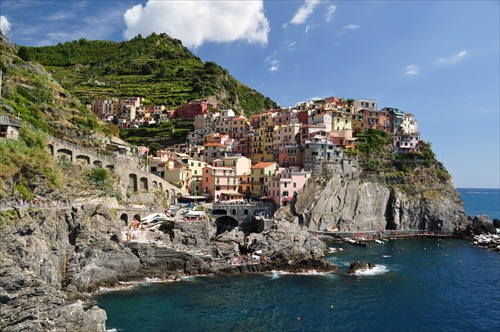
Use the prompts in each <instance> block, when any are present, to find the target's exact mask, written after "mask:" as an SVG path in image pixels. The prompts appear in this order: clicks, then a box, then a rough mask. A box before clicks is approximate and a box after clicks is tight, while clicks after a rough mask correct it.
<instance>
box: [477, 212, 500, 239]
mask: <svg viewBox="0 0 500 332" xmlns="http://www.w3.org/2000/svg"><path fill="white" fill-rule="evenodd" d="M471 232H472V234H474V235H479V234H496V233H497V230H496V228H495V225H494V224H493V222H492V221H491V219H490V217H489V216H488V215H487V214H482V215H479V216H476V217H474V219H473V220H472V224H471Z"/></svg>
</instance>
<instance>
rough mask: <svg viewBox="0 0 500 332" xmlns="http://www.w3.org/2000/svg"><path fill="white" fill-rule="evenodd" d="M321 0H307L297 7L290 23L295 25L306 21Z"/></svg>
mask: <svg viewBox="0 0 500 332" xmlns="http://www.w3.org/2000/svg"><path fill="white" fill-rule="evenodd" d="M320 2H321V1H319V0H305V2H304V4H303V5H302V6H300V8H299V9H297V12H296V13H295V15H294V16H293V18H292V20H291V21H290V23H291V24H295V25H299V24H302V23H304V22H305V21H306V20H307V18H308V17H309V16H310V15H311V14H312V12H313V11H314V8H315V7H316V6H317V5H319V4H320Z"/></svg>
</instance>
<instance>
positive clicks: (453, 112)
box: [0, 0, 500, 188]
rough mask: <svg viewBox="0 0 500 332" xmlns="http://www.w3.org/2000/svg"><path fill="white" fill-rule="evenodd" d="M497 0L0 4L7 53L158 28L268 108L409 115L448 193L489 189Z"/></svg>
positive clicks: (493, 157) (15, 0)
mask: <svg viewBox="0 0 500 332" xmlns="http://www.w3.org/2000/svg"><path fill="white" fill-rule="evenodd" d="M499 3H500V2H499V1H377V2H375V1H315V0H311V1H302V0H298V1H279V0H274V1H149V2H148V1H129V0H122V1H91V0H88V1H68V0H65V1H57V0H54V1H50V0H40V1H22V0H0V17H1V18H0V25H1V28H2V31H3V32H4V34H6V35H7V37H9V39H10V40H11V41H13V42H14V43H16V44H18V45H30V46H38V45H55V44H57V43H59V42H64V41H71V40H75V39H79V38H86V39H88V40H94V39H103V40H114V41H122V40H127V39H130V38H131V37H133V36H135V35H137V34H139V33H141V34H142V35H143V36H146V35H148V34H150V33H151V32H153V31H154V32H157V33H160V32H166V33H167V34H169V35H171V36H172V37H175V38H178V39H181V40H182V41H183V43H184V45H185V46H187V47H189V49H190V50H191V51H192V52H193V53H195V54H196V55H197V56H199V57H200V58H201V59H202V60H203V61H215V62H217V63H218V64H219V65H220V66H222V67H224V68H226V69H228V70H229V72H230V73H231V74H232V75H233V76H234V77H236V78H237V79H238V80H240V81H241V82H243V83H245V84H247V85H248V86H250V87H252V88H254V89H256V90H258V91H260V92H261V93H263V94H264V95H265V96H268V97H270V98H271V99H273V100H274V101H276V102H277V103H278V104H279V105H280V106H283V107H284V106H293V105H295V104H296V103H297V102H300V101H307V100H311V99H315V98H325V97H327V96H338V97H343V98H354V99H358V98H368V99H374V100H376V101H377V102H378V106H379V108H382V107H386V106H390V107H398V108H400V109H402V110H404V111H406V112H409V113H413V114H415V116H416V118H417V120H418V123H419V131H420V132H421V135H422V138H423V140H425V141H430V142H432V146H433V149H434V151H435V152H436V154H437V156H438V159H439V160H440V161H442V162H444V164H445V166H446V168H447V169H448V170H449V171H450V172H451V174H452V177H453V181H454V183H455V185H456V186H457V187H462V188H463V187H481V188H498V187H500V179H499V176H500V166H499V159H500V156H499V153H500V143H499V142H500V135H499V128H500V119H499V113H500V105H499V98H500V97H499V91H500V86H499V77H500V68H499V63H500V55H499V41H500V36H499V31H500V26H499V17H500V8H499Z"/></svg>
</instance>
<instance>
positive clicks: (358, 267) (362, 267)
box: [347, 261, 375, 274]
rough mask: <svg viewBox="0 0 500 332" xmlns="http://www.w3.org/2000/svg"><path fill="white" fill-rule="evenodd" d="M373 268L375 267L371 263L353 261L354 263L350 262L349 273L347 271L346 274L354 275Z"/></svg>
mask: <svg viewBox="0 0 500 332" xmlns="http://www.w3.org/2000/svg"><path fill="white" fill-rule="evenodd" d="M374 267H375V264H373V263H364V262H361V261H355V262H352V263H351V265H349V271H347V274H356V273H357V271H366V270H371V269H373V268H374Z"/></svg>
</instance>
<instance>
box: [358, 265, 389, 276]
mask: <svg viewBox="0 0 500 332" xmlns="http://www.w3.org/2000/svg"><path fill="white" fill-rule="evenodd" d="M387 272H389V269H388V268H387V267H386V266H384V265H376V266H375V267H374V268H372V269H366V270H358V271H356V274H355V275H357V276H375V275H379V274H384V273H387Z"/></svg>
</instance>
